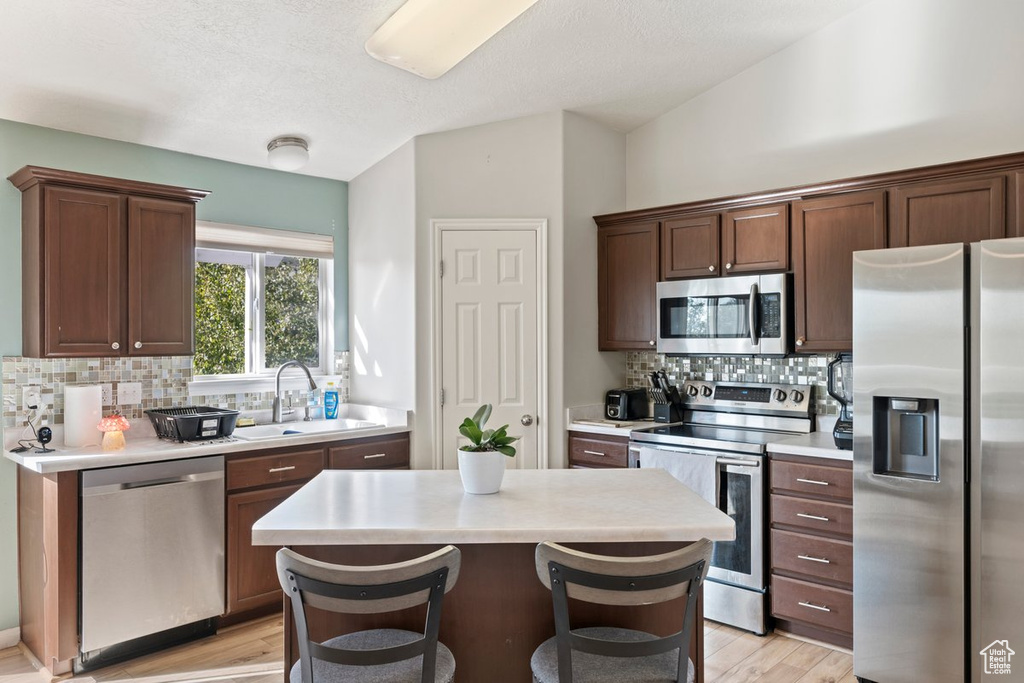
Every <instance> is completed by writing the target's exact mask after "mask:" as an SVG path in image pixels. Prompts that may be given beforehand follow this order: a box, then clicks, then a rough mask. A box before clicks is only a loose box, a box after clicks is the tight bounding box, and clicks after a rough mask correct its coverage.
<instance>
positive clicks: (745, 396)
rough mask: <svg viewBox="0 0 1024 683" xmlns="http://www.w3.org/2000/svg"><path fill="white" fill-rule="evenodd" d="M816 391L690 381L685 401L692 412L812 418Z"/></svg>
mask: <svg viewBox="0 0 1024 683" xmlns="http://www.w3.org/2000/svg"><path fill="white" fill-rule="evenodd" d="M812 391H813V387H811V386H809V385H805V384H801V385H792V384H745V383H738V382H711V381H700V380H686V381H685V382H683V399H684V401H685V402H686V407H687V408H690V409H691V410H720V411H727V412H756V413H773V414H775V413H779V414H792V415H801V414H802V415H808V414H810V412H811V405H812V404H811V399H812V398H813V396H812Z"/></svg>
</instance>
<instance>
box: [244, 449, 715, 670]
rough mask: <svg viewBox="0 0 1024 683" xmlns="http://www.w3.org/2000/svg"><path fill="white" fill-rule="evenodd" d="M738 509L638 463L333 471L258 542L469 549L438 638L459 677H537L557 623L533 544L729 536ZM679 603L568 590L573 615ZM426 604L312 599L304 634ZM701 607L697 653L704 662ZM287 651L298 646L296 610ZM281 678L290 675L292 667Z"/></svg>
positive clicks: (657, 620) (641, 543) (620, 547)
mask: <svg viewBox="0 0 1024 683" xmlns="http://www.w3.org/2000/svg"><path fill="white" fill-rule="evenodd" d="M734 535H735V528H734V525H733V521H732V520H731V519H730V518H729V517H728V516H726V515H725V514H723V513H722V512H720V511H719V510H717V509H716V508H715V507H713V506H712V505H710V504H708V503H706V502H705V501H704V500H703V499H702V498H700V496H698V495H697V494H695V493H693V492H692V491H691V490H690V489H688V488H686V487H685V486H683V485H682V484H681V483H679V482H678V481H677V480H676V479H674V478H673V477H672V476H671V475H669V474H668V473H666V472H664V471H662V470H658V469H632V470H510V471H508V472H506V473H505V480H504V483H503V484H502V488H501V491H500V492H499V493H497V494H494V495H489V496H474V495H470V494H466V493H464V491H463V489H462V484H461V482H460V479H459V474H458V472H456V471H434V470H431V471H405V472H346V471H325V472H322V473H321V474H319V475H317V477H316V478H314V479H313V480H312V481H310V482H309V483H308V484H306V485H305V486H304V487H302V488H301V489H300V490H299V491H297V492H296V493H295V494H293V495H292V496H291V497H290V498H288V499H287V500H286V501H285V502H284V503H282V504H281V505H279V506H278V507H277V508H275V509H274V510H273V511H271V512H270V513H269V514H267V515H266V516H265V517H263V518H262V519H260V520H259V521H257V522H256V524H255V525H254V526H253V536H252V538H253V543H254V544H259V545H270V546H289V547H292V548H294V549H295V550H296V551H297V552H300V553H302V554H304V555H307V556H309V557H313V558H316V559H319V560H324V561H327V562H336V563H342V564H354V565H375V564H386V563H391V562H399V561H403V560H408V559H412V558H414V557H418V556H420V555H423V554H426V553H428V552H431V551H433V550H435V549H437V548H439V547H441V546H443V545H446V544H449V543H450V544H452V545H456V546H458V547H459V549H460V550H461V551H462V571H461V573H460V575H459V581H458V583H457V584H456V586H455V588H454V589H453V590H452V591H451V592H450V593H449V594H448V595H447V596H446V597H445V601H444V607H443V609H442V617H441V632H440V639H441V641H442V642H443V643H444V644H445V645H447V646H448V647H449V648H450V649H451V650H452V653H453V654H454V655H455V661H456V667H457V668H456V671H457V678H458V680H460V681H494V682H495V683H499V682H503V681H509V682H513V681H514V682H516V683H520V682H523V681H529V680H530V679H531V677H530V655H531V654H532V653H533V650H534V649H535V648H536V647H537V646H538V645H540V643H542V642H543V641H544V640H545V639H547V638H549V637H550V636H552V635H554V618H553V612H552V605H551V593H550V592H549V591H548V590H547V589H545V588H544V586H543V585H542V584H541V583H540V580H539V579H538V578H537V574H536V570H535V568H534V549H535V547H536V544H537V543H539V542H541V541H545V540H550V541H557V542H559V543H564V544H566V545H569V546H572V547H575V548H579V549H581V550H586V551H589V552H596V553H606V554H610V555H648V554H655V553H661V552H667V551H669V550H673V549H676V548H679V547H682V546H685V545H688V544H689V543H691V542H693V541H696V540H698V539H700V538H709V539H711V540H713V541H724V540H731V539H733V538H734ZM681 610H682V603H681V601H679V600H677V601H673V602H669V603H663V604H662V605H657V606H647V607H642V608H622V607H614V608H613V607H604V606H599V605H590V604H587V603H573V626H574V627H577V626H585V625H587V624H594V623H606V624H607V623H615V624H617V625H621V626H626V627H631V628H638V629H644V630H647V631H650V632H654V633H657V634H659V635H667V634H668V633H671V632H674V631H676V630H678V628H679V626H680V624H681V620H680V615H681ZM423 614H424V611H423V608H420V609H415V610H406V611H405V612H400V613H393V614H388V615H381V616H366V615H334V614H328V613H324V612H313V611H311V614H310V618H309V626H310V635H311V637H312V638H314V639H316V640H324V639H326V638H329V637H331V636H334V635H338V634H340V633H345V632H349V631H353V630H358V629H361V628H376V627H379V626H381V625H382V624H388V625H391V626H395V627H398V628H408V629H410V630H422V627H423ZM700 622H701V615H700V612H699V611H698V615H697V624H698V627H697V628H695V629H694V640H693V642H692V643H691V653H690V656H691V658H692V659H693V660H694V663H695V664H696V666H697V674H698V681H700V680H702V674H703V666H702V664H703V653H702V649H703V629H702V628H700V627H699V624H700ZM285 626H286V635H285V663H286V669H285V671H286V672H287V670H288V668H289V667H290V666H291V665H292V663H294V662H295V661H296V659H297V657H298V648H297V644H296V642H295V634H294V629H293V625H292V623H291V613H290V610H288V611H286V618H285ZM286 677H287V676H286Z"/></svg>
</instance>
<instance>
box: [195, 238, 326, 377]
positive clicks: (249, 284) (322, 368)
mask: <svg viewBox="0 0 1024 683" xmlns="http://www.w3.org/2000/svg"><path fill="white" fill-rule="evenodd" d="M209 225H211V226H216V227H217V228H218V229H222V228H231V229H234V230H238V231H239V232H241V231H244V230H245V228H243V227H240V226H224V225H222V224H209ZM198 226H199V224H198V223H197V227H198ZM268 232H271V231H267V230H265V229H254V233H253V234H254V236H255V237H256V240H255V241H257V242H258V241H259V237H260V235H261V234H265V233H268ZM273 232H274V233H276V234H277V235H278V239H287V237H288V236H289V235H292V236H293V237H294V239H295V240H296V241H301V240H303V239H304V238H307V236H305V235H304V234H302V233H286V232H284V231H273ZM280 235H284V236H285V237H284V238H282V237H280ZM315 237H316V238H317V239H319V240H321V241H322V240H323V236H320V235H317V236H315ZM240 239H243V238H240ZM332 243H333V242H332ZM196 249H197V262H198V252H199V250H218V251H233V252H243V253H246V254H249V255H250V256H251V259H252V263H251V265H248V266H244V267H245V274H246V277H245V339H244V342H243V343H244V344H245V372H244V373H231V374H218V375H198V374H194V375H193V379H192V381H191V382H190V383H189V394H190V395H210V394H231V393H241V392H265V391H273V390H274V384H275V376H276V373H277V368H276V367H273V368H270V367H266V326H265V322H266V317H265V316H266V307H265V305H264V302H265V295H266V287H265V285H266V271H265V268H266V260H267V256H268V255H273V256H283V257H286V258H287V257H296V258H316V259H317V260H318V261H319V268H318V270H319V277H318V281H317V287H318V290H319V297H318V299H319V301H318V304H319V306H318V311H317V323H318V324H317V327H318V344H319V350H320V354H319V363H318V365H317V366H315V367H310V368H309V370H310V372H311V373H312V375H313V377H314V378H319V379H322V380H324V383H325V382H326V380H327V379H329V378H331V377H332V376H334V375H335V374H336V373H335V371H334V370H335V368H334V259H333V258H327V257H326V256H325V255H317V254H309V253H295V254H288V253H282V252H275V251H271V250H269V249H260V248H259V247H258V246H246V245H244V244H243V243H241V242H240V243H238V244H231V245H227V244H225V245H221V244H212V245H204V244H202V242H201V241H200V240H197V246H196ZM193 306H194V304H193ZM194 367H195V366H194V363H193V368H194ZM319 379H318V381H317V383H318V384H323V383H322V382H321V381H319ZM305 386H306V383H305V378H304V377H302V376H301V375H299V374H296V373H288V374H287V375H285V376H283V377H282V387H283V388H288V389H292V388H301V387H305Z"/></svg>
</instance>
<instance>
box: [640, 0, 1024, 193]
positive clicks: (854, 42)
mask: <svg viewBox="0 0 1024 683" xmlns="http://www.w3.org/2000/svg"><path fill="white" fill-rule="evenodd" d="M1022 28H1024V2H1021V0H981V1H980V2H979V1H978V0H875V2H872V3H869V4H867V5H865V6H864V7H862V8H860V9H859V10H857V11H855V12H853V13H851V14H849V15H847V16H846V17H843V18H842V19H840V20H838V21H836V22H835V23H833V24H831V25H829V26H827V27H825V28H824V29H822V30H820V31H818V32H817V33H814V34H812V35H810V36H808V37H807V38H805V39H803V40H801V41H800V42H798V43H795V44H794V45H792V46H790V47H788V48H786V49H784V50H782V51H781V52H778V53H776V54H775V55H773V56H771V57H769V58H768V59H766V60H764V61H762V62H760V63H758V64H756V65H755V66H753V67H751V68H750V69H748V70H746V71H744V72H743V73H741V74H739V75H737V76H735V77H734V78H732V79H730V80H729V81H726V82H725V83H722V84H721V85H718V86H716V87H715V88H713V89H711V90H709V91H707V92H706V93H704V94H702V95H700V96H699V97H697V98H695V99H693V100H691V101H689V102H687V103H686V104H684V105H682V106H680V107H678V108H677V109H674V110H673V111H671V112H669V113H667V114H665V115H663V116H661V117H660V118H658V119H656V120H654V121H652V122H651V123H649V124H647V125H645V126H643V127H641V128H639V129H637V130H635V131H633V132H632V133H630V134H629V135H628V136H627V165H626V177H627V192H626V198H627V205H628V207H629V208H642V207H648V206H659V205H664V204H673V203H677V202H683V201H688V200H695V199H702V198H710V197H718V196H724V195H731V194H738V193H747V192H754V191H757V190H764V189H773V188H780V187H785V186H789V185H797V184H802V183H807V182H816V181H824V180H830V179H838V178H844V177H849V176H855V175H862V174H867V173H874V172H882V171H890V170H897V169H902V168H911V167H915V166H926V165H929V164H934V163H941V162H946V161H955V160H959V159H968V158H974V157H982V156H989V155H994V154H1002V153H1008V152H1018V151H1022V150H1024V88H1022V87H1021V85H1020V84H1021V76H1020V70H1021V65H1022V64H1024V40H1021V36H1020V33H1021V30H1022Z"/></svg>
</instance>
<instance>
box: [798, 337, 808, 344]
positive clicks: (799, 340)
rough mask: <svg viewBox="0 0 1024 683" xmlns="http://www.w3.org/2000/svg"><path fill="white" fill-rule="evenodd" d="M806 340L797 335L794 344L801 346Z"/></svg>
mask: <svg viewBox="0 0 1024 683" xmlns="http://www.w3.org/2000/svg"><path fill="white" fill-rule="evenodd" d="M806 342H807V340H806V339H804V338H803V337H797V338H796V345H797V346H803V345H804V344H805V343H806Z"/></svg>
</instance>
